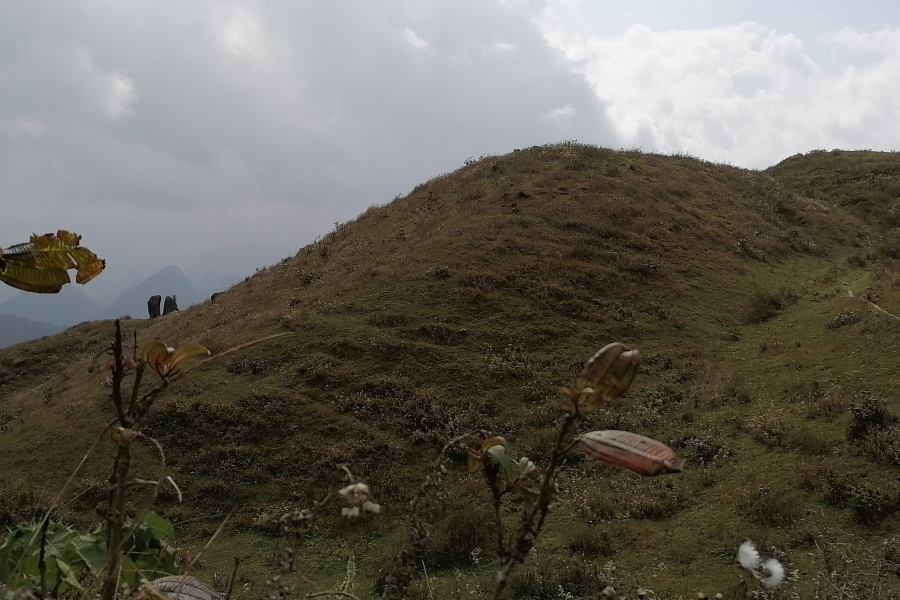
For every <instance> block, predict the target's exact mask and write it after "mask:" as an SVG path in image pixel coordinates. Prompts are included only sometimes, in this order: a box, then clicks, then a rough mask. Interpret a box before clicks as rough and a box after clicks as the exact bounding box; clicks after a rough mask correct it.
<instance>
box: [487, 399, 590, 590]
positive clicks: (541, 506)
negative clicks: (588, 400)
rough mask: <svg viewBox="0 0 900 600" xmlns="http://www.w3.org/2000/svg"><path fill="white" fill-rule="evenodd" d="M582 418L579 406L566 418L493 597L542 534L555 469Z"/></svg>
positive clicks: (552, 491) (499, 571)
mask: <svg viewBox="0 0 900 600" xmlns="http://www.w3.org/2000/svg"><path fill="white" fill-rule="evenodd" d="M579 417H580V414H579V413H578V410H577V408H576V409H573V410H572V412H570V413H568V414H567V415H566V416H565V418H564V419H563V422H562V425H561V426H560V428H559V434H558V435H557V437H556V443H555V444H554V446H553V451H552V452H551V453H550V464H549V465H547V470H546V471H544V476H543V477H542V478H541V487H540V491H539V492H538V497H537V500H536V501H535V502H534V504H532V505H531V506H530V507H527V508H526V509H525V510H524V512H523V513H522V525H521V527H520V528H519V530H518V531H517V532H516V536H515V539H514V541H513V543H512V545H511V547H510V548H509V555H508V556H507V557H506V559H505V560H503V561H502V562H501V566H500V569H499V570H498V571H497V575H496V577H495V578H494V591H493V594H492V596H491V598H492V599H493V600H498V599H499V598H500V596H502V595H503V590H504V589H506V584H507V583H508V582H509V576H510V574H511V573H512V571H513V569H514V568H515V567H516V565H517V564H519V563H521V562H523V561H524V560H525V558H526V557H527V556H528V553H529V552H530V551H531V548H532V547H534V543H535V541H536V540H537V537H538V535H540V532H541V529H542V528H543V526H544V520H545V519H546V517H547V513H548V512H549V508H550V502H551V500H552V499H553V496H554V495H555V492H556V485H555V478H556V471H557V469H558V468H559V464H560V461H561V460H562V457H563V455H564V454H565V451H566V450H567V449H568V448H567V445H566V439H567V438H568V437H569V435H570V434H571V433H572V428H573V427H574V426H575V422H576V421H577V420H578V418H579ZM535 519H537V523H535Z"/></svg>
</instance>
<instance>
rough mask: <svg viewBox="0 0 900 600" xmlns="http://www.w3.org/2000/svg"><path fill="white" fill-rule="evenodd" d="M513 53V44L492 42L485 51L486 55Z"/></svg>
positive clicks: (514, 48)
mask: <svg viewBox="0 0 900 600" xmlns="http://www.w3.org/2000/svg"><path fill="white" fill-rule="evenodd" d="M515 51H516V46H515V45H514V44H505V43H503V42H494V43H493V44H491V45H490V46H488V47H487V49H486V50H485V52H486V53H487V54H510V53H512V52H515Z"/></svg>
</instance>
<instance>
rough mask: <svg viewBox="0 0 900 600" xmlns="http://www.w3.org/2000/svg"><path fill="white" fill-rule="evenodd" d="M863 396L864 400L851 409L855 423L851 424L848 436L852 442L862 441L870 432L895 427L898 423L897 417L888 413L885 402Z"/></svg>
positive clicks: (869, 396)
mask: <svg viewBox="0 0 900 600" xmlns="http://www.w3.org/2000/svg"><path fill="white" fill-rule="evenodd" d="M862 396H863V397H862V400H860V401H859V402H858V403H857V404H856V405H855V406H853V407H852V408H851V409H850V412H851V413H852V414H853V422H852V423H850V429H849V430H848V431H847V436H848V437H849V438H850V439H851V440H860V439H862V438H863V437H865V436H866V435H867V434H869V433H870V432H872V431H874V430H876V429H883V428H885V427H888V426H890V425H893V424H894V423H895V422H896V421H897V417H895V416H894V415H892V414H891V413H890V412H889V411H888V409H887V406H885V404H884V401H882V400H881V399H879V398H876V397H874V396H871V395H868V394H863V395H862Z"/></svg>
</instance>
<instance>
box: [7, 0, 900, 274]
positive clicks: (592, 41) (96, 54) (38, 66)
mask: <svg viewBox="0 0 900 600" xmlns="http://www.w3.org/2000/svg"><path fill="white" fill-rule="evenodd" d="M898 97H900V5H898V6H895V5H894V4H891V3H887V2H873V1H868V2H866V1H863V2H857V3H852V6H849V3H840V2H836V1H831V0H828V1H822V2H815V3H814V2H793V3H784V2H780V3H777V2H772V1H770V0H758V1H756V2H745V1H743V0H739V1H738V0H736V1H734V2H729V3H722V2H718V3H714V2H710V1H707V0H653V1H635V2H630V3H628V10H627V11H626V10H623V8H622V5H621V4H620V3H614V2H608V1H590V2H589V1H586V0H585V1H578V0H544V1H535V0H459V1H455V2H449V3H448V2H440V1H438V0H406V1H401V0H397V1H395V2H390V3H349V2H337V1H328V2H326V1H324V0H319V1H310V2H304V3H296V2H291V1H288V0H271V1H269V2H261V1H251V0H237V1H218V0H195V1H192V2H187V1H184V2H172V3H164V4H163V3H155V2H150V1H149V0H139V1H135V2H130V3H119V2H112V1H110V0H103V1H101V0H95V1H92V2H87V3H78V4H77V5H76V4H71V3H63V2H60V1H58V0H56V1H49V0H35V1H33V2H28V3H14V2H7V3H3V4H2V5H0V210H2V215H3V218H2V219H0V244H3V245H9V244H13V243H16V242H19V241H24V239H26V238H27V235H29V234H30V233H32V232H36V233H43V232H45V231H54V230H55V229H58V228H65V229H70V230H73V231H77V232H79V233H81V234H82V235H84V237H85V240H86V241H87V240H90V245H89V246H90V247H91V248H92V249H94V250H95V251H97V252H98V253H99V254H101V255H102V256H104V257H105V258H107V259H108V264H109V265H110V267H109V269H110V271H112V272H119V273H125V272H131V271H139V272H142V273H143V274H145V275H146V274H149V273H152V272H154V271H155V270H157V269H159V268H161V267H163V266H166V265H168V264H173V263H179V262H184V261H185V260H190V258H191V257H193V256H194V255H196V254H198V253H201V252H203V251H208V250H210V249H213V248H218V247H232V246H240V245H243V244H251V243H271V244H276V245H279V246H284V247H289V248H292V249H297V248H299V247H300V246H302V245H304V244H306V243H308V242H310V241H312V239H313V238H315V237H316V236H317V235H320V234H322V233H325V232H326V231H328V230H329V229H331V228H332V227H333V224H334V223H335V222H336V221H344V220H348V219H351V218H353V217H355V216H356V215H357V214H359V213H361V212H362V211H364V210H365V209H366V208H367V207H368V206H370V205H372V204H383V203H386V202H388V201H390V199H391V198H392V197H394V196H395V195H397V194H398V193H405V192H406V191H408V190H409V189H411V188H412V187H413V186H414V185H416V184H418V183H421V182H422V181H425V180H427V179H429V178H431V177H434V176H436V175H439V174H441V173H443V172H447V171H451V170H453V169H455V168H457V167H458V166H460V165H462V163H463V161H464V160H465V159H466V158H468V157H472V156H480V155H483V154H499V153H505V152H509V151H511V150H512V149H513V148H519V147H526V146H531V145H536V144H545V143H550V142H555V141H560V140H566V139H577V140H579V141H582V142H586V143H593V144H598V145H602V146H608V147H613V148H618V147H640V148H642V149H644V150H648V151H658V152H665V153H672V152H687V153H690V154H693V155H696V156H699V157H701V158H704V159H708V160H712V161H719V162H727V163H732V164H735V165H739V166H744V167H751V168H765V167H766V166H769V165H771V164H774V163H776V162H778V161H780V160H782V159H783V158H785V157H787V156H789V155H792V154H795V153H797V152H806V151H809V150H812V149H816V148H829V149H830V148H835V147H840V148H845V149H862V148H867V149H877V150H893V149H894V148H896V147H898V146H900V144H898V143H897V140H898V139H900V102H898V101H897V100H896V99H897V98H898Z"/></svg>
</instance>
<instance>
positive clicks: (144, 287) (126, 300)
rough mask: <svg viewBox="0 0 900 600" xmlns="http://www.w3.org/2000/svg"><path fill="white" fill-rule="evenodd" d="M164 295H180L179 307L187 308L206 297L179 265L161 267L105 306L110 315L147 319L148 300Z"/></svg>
mask: <svg viewBox="0 0 900 600" xmlns="http://www.w3.org/2000/svg"><path fill="white" fill-rule="evenodd" d="M156 295H160V296H162V297H163V298H165V297H166V296H177V297H178V308H181V309H183V308H187V307H188V306H191V305H193V304H197V303H198V302H200V301H201V300H203V299H204V296H203V295H202V294H201V293H200V292H199V291H198V290H197V288H196V287H195V286H194V284H193V283H191V282H190V280H188V278H187V277H185V275H184V273H183V272H182V271H181V269H179V268H178V267H177V266H175V265H170V266H168V267H166V268H164V269H161V270H159V271H157V272H156V273H154V274H153V275H151V276H150V277H148V278H147V279H145V280H144V281H143V282H141V283H139V284H138V285H136V286H134V287H133V288H131V289H128V290H126V291H124V292H122V293H121V294H119V297H118V298H116V299H115V300H114V301H113V303H112V304H110V305H109V306H107V307H106V308H104V309H103V315H104V316H105V317H106V318H116V317H121V316H123V315H130V316H131V317H133V318H135V319H146V318H147V316H148V315H147V300H149V299H150V296H156Z"/></svg>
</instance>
